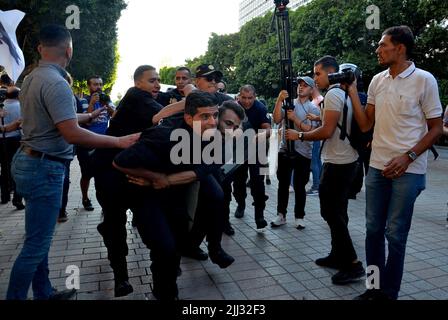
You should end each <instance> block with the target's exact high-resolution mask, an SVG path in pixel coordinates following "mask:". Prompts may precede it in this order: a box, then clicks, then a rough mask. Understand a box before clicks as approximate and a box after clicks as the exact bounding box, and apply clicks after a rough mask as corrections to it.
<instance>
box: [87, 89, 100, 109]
mask: <svg viewBox="0 0 448 320" xmlns="http://www.w3.org/2000/svg"><path fill="white" fill-rule="evenodd" d="M98 101H100V94H99V93H98V92H95V93H94V94H92V96H91V97H90V103H89V105H90V106H92V107H93V106H94V105H95V104H96V103H97V102H98Z"/></svg>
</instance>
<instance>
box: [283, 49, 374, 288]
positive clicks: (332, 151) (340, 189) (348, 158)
mask: <svg viewBox="0 0 448 320" xmlns="http://www.w3.org/2000/svg"><path fill="white" fill-rule="evenodd" d="M338 71H339V64H338V63H337V61H336V59H335V58H334V57H331V56H325V57H323V58H321V59H319V60H318V61H317V62H316V63H315V64H314V80H315V82H316V85H317V87H318V88H319V89H321V90H328V91H327V94H326V95H325V99H324V109H323V118H322V126H321V127H319V128H317V129H315V130H312V131H309V132H297V131H295V130H287V131H286V139H288V140H301V141H302V142H303V141H316V140H325V142H324V145H323V148H322V158H323V162H324V164H323V167H322V174H321V180H320V185H319V199H320V212H321V215H322V218H324V220H325V221H326V222H327V223H328V226H329V227H330V231H331V251H330V254H329V255H328V256H327V257H324V258H320V259H317V260H316V264H317V265H319V266H322V267H328V268H334V269H338V270H339V272H338V273H336V274H335V275H334V276H332V278H331V281H332V282H333V283H334V284H338V285H345V284H349V283H352V282H355V281H359V280H360V279H361V278H363V277H364V275H365V270H364V268H363V266H362V262H361V261H358V257H357V255H356V251H355V248H354V247H353V243H352V239H351V237H350V233H349V231H348V221H349V218H348V214H347V208H348V196H349V191H350V185H351V184H352V182H353V180H354V178H355V173H356V168H357V166H358V162H357V160H358V153H357V152H356V150H355V149H353V147H352V146H351V145H350V141H349V140H348V138H347V137H346V136H345V137H344V136H343V135H341V129H340V128H343V127H344V126H343V121H344V118H345V119H346V126H345V127H346V134H348V135H350V134H351V130H350V129H351V122H352V115H353V112H352V103H351V100H350V98H349V97H348V96H347V95H346V93H345V92H344V90H342V89H341V86H340V85H339V84H333V85H330V82H329V79H328V74H331V73H335V72H338ZM345 106H346V107H347V114H346V117H344V112H345V111H344V110H345Z"/></svg>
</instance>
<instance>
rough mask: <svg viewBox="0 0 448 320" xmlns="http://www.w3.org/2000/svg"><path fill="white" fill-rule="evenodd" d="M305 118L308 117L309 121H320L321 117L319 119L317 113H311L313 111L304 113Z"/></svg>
mask: <svg viewBox="0 0 448 320" xmlns="http://www.w3.org/2000/svg"><path fill="white" fill-rule="evenodd" d="M306 118H307V119H308V120H311V121H320V120H321V119H320V116H317V115H315V114H313V113H308V114H307V115H306Z"/></svg>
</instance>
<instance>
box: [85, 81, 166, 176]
mask: <svg viewBox="0 0 448 320" xmlns="http://www.w3.org/2000/svg"><path fill="white" fill-rule="evenodd" d="M161 109H162V106H161V105H160V104H158V103H157V102H156V101H155V100H154V99H153V97H152V95H151V94H150V93H149V92H146V91H143V90H140V89H138V88H135V87H133V88H130V89H129V90H128V91H127V92H126V95H125V96H124V97H123V99H122V100H121V102H120V104H119V105H118V107H117V112H116V114H115V116H114V117H113V118H112V119H111V120H110V124H109V128H108V129H107V131H106V135H109V136H114V137H122V136H126V135H129V134H133V133H138V132H142V131H144V130H146V129H148V128H151V127H152V126H153V123H152V118H153V117H154V115H156V114H157V113H158V112H159V111H160V110H161ZM120 151H121V149H97V150H96V151H95V153H94V155H93V162H94V165H95V168H96V169H97V170H101V168H108V167H112V161H113V159H114V157H115V156H116V155H117V154H118V153H119V152H120Z"/></svg>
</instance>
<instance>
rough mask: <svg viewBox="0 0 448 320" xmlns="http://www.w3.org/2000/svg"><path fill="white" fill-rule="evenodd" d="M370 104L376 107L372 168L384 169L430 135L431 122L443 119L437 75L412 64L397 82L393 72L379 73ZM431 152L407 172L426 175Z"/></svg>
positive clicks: (370, 89) (369, 91)
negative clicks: (391, 73) (428, 122)
mask: <svg viewBox="0 0 448 320" xmlns="http://www.w3.org/2000/svg"><path fill="white" fill-rule="evenodd" d="M367 103H369V104H372V105H374V106H375V128H374V135H373V142H372V155H371V158H370V166H372V167H373V168H375V169H378V170H383V169H384V165H385V164H386V163H387V162H389V161H390V160H391V159H392V158H395V157H397V156H400V155H402V154H404V153H406V152H407V151H409V150H410V149H411V148H413V147H414V146H415V145H416V144H417V143H419V142H420V141H421V140H422V138H423V137H424V136H425V135H426V134H427V132H428V126H427V122H426V121H427V120H428V119H434V118H438V117H441V115H442V104H441V102H440V97H439V89H438V86H437V81H436V79H435V78H434V76H433V75H432V74H431V73H429V72H427V71H424V70H421V69H418V68H416V67H415V65H414V63H412V64H411V65H410V66H409V67H408V68H407V69H406V70H404V71H403V72H402V73H401V74H399V75H398V76H397V77H396V78H395V79H393V78H392V76H391V75H390V73H389V70H386V71H383V72H381V73H379V74H377V75H376V76H375V77H374V78H373V79H372V82H371V84H370V86H369V90H368V99H367ZM427 162H428V152H427V151H426V152H424V153H423V154H421V155H420V156H419V157H418V158H417V160H415V161H414V162H412V163H411V164H410V166H409V167H408V169H407V171H406V172H407V173H415V174H424V173H426V169H427Z"/></svg>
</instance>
